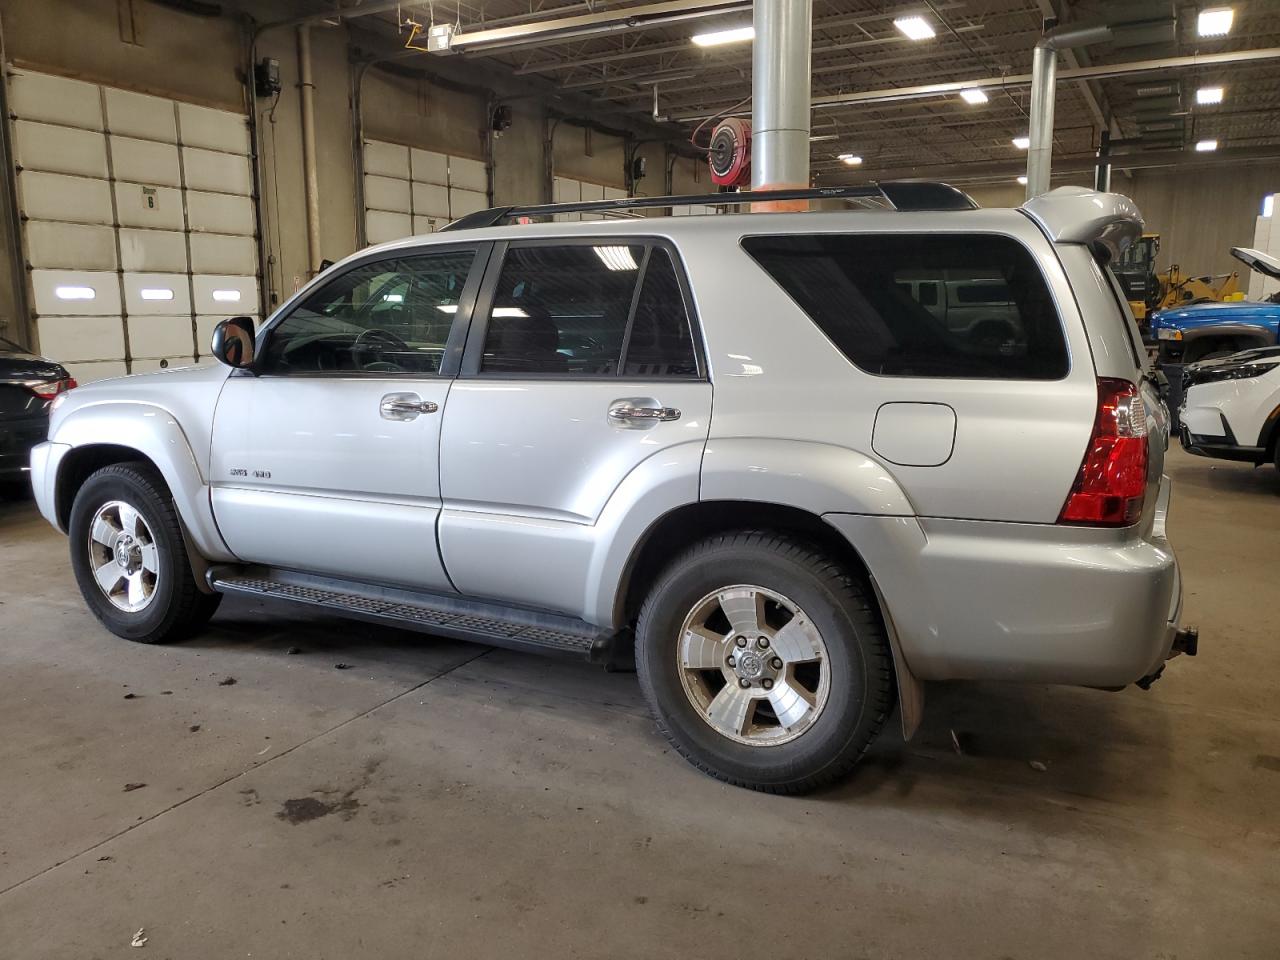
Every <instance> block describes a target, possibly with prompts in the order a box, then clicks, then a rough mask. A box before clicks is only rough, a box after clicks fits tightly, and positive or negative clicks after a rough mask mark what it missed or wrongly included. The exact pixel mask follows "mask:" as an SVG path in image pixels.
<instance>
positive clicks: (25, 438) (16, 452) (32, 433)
mask: <svg viewBox="0 0 1280 960" xmlns="http://www.w3.org/2000/svg"><path fill="white" fill-rule="evenodd" d="M48 434H49V418H48V417H47V416H39V417H24V418H22V419H20V420H18V419H15V420H4V421H0V479H4V480H12V479H15V478H17V477H24V476H26V475H27V471H28V461H29V460H30V458H31V448H32V447H34V446H35V445H36V444H38V443H40V442H41V441H43V440H44V439H45V437H46V436H48Z"/></svg>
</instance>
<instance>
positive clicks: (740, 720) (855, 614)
mask: <svg viewBox="0 0 1280 960" xmlns="http://www.w3.org/2000/svg"><path fill="white" fill-rule="evenodd" d="M892 663H893V661H892V657H891V654H890V652H889V646H888V641H887V639H886V637H885V632H884V627H883V625H882V624H881V622H880V617H879V614H878V612H877V611H876V610H875V608H874V606H873V604H872V602H871V600H870V597H869V594H868V589H867V587H866V586H865V585H864V584H863V583H862V582H861V581H860V580H858V579H856V578H855V577H854V576H852V575H851V574H850V573H849V572H848V571H847V570H845V569H844V568H843V567H841V566H840V565H838V564H836V563H833V562H832V561H831V560H830V559H828V558H826V557H824V556H823V555H822V554H821V553H820V552H818V551H817V550H816V549H814V548H813V547H811V546H809V545H807V544H805V543H802V542H800V541H797V540H793V539H791V538H789V537H786V536H781V535H775V534H770V533H761V532H743V533H736V534H725V535H719V536H714V537H711V538H708V539H707V540H704V541H702V542H701V543H698V544H696V545H695V546H694V547H692V548H691V549H690V550H689V551H687V552H686V553H685V554H684V555H683V556H681V557H680V558H678V559H677V560H675V561H674V562H673V563H672V564H671V565H670V566H669V567H668V568H667V569H666V571H664V573H663V574H662V575H661V576H660V578H659V579H658V581H657V583H656V584H655V586H654V587H653V589H652V591H651V592H650V594H649V596H648V598H647V599H646V601H645V604H644V607H643V609H642V610H641V612H640V619H639V623H638V625H637V636H636V665H637V669H638V672H639V674H640V683H641V686H642V688H643V689H644V693H645V697H646V698H647V699H648V701H649V705H650V707H651V709H652V710H653V712H654V716H655V717H656V719H657V721H658V725H659V726H660V727H661V729H662V731H663V733H664V734H665V735H666V736H667V739H669V740H670V741H671V743H672V745H673V746H675V748H676V749H677V750H678V751H679V752H680V753H681V754H682V755H683V756H684V757H685V758H686V759H688V760H689V761H690V762H691V763H693V764H694V766H696V767H698V768H699V769H701V770H703V771H705V772H707V773H709V774H711V775H712V776H715V777H718V778H719V779H721V780H725V781H727V782H729V783H733V784H736V785H738V786H742V787H749V788H751V789H754V790H763V791H767V792H770V793H802V792H805V791H808V790H812V789H814V788H816V787H819V786H822V785H823V784H826V783H830V782H832V781H834V780H837V779H839V778H841V777H842V776H844V775H845V774H846V773H847V772H848V771H849V770H850V769H851V768H852V767H853V765H854V764H855V763H857V762H858V759H859V758H860V757H861V756H862V754H863V753H864V752H865V750H866V749H867V747H868V746H869V745H870V743H871V741H872V740H873V739H874V738H875V736H876V734H877V733H879V731H880V728H881V727H882V726H883V725H884V722H885V720H886V719H887V718H888V715H889V712H890V711H891V710H892V708H893V702H894V701H893V698H894V685H893V667H892Z"/></svg>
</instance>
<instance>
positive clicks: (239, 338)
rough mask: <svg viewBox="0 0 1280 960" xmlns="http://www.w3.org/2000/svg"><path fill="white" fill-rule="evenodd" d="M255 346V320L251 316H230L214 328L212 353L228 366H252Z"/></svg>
mask: <svg viewBox="0 0 1280 960" xmlns="http://www.w3.org/2000/svg"><path fill="white" fill-rule="evenodd" d="M253 348H254V333H253V320H252V319H250V318H249V317H230V318H229V319H226V320H223V321H222V322H221V323H220V324H218V325H217V326H216V327H214V328H213V348H212V353H213V355H214V356H215V357H217V359H218V360H219V361H221V362H222V363H225V364H226V365H227V366H228V367H236V368H237V369H239V368H241V367H248V366H251V365H252V364H253Z"/></svg>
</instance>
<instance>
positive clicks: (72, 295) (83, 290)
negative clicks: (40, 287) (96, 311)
mask: <svg viewBox="0 0 1280 960" xmlns="http://www.w3.org/2000/svg"><path fill="white" fill-rule="evenodd" d="M53 295H54V296H55V297H57V298H58V299H59V300H92V299H93V298H94V297H96V296H97V294H96V293H94V291H93V287H54V288H53Z"/></svg>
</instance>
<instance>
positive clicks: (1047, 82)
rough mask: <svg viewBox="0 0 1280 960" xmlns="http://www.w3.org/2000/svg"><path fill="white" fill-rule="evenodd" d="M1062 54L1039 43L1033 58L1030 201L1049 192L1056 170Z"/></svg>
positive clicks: (1029, 175) (1028, 178)
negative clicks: (1055, 118) (1055, 137)
mask: <svg viewBox="0 0 1280 960" xmlns="http://www.w3.org/2000/svg"><path fill="white" fill-rule="evenodd" d="M1057 72H1058V51H1057V50H1055V49H1053V48H1052V47H1051V46H1049V45H1048V44H1045V43H1037V44H1036V47H1035V51H1034V53H1032V56H1031V129H1030V131H1029V133H1028V138H1029V139H1030V140H1031V145H1030V146H1029V147H1028V148H1027V199H1028V200H1030V199H1031V198H1032V197H1038V196H1040V194H1042V193H1047V192H1048V190H1049V175H1050V171H1051V169H1052V167H1053V107H1054V100H1055V94H1056V93H1057V85H1058V84H1057Z"/></svg>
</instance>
